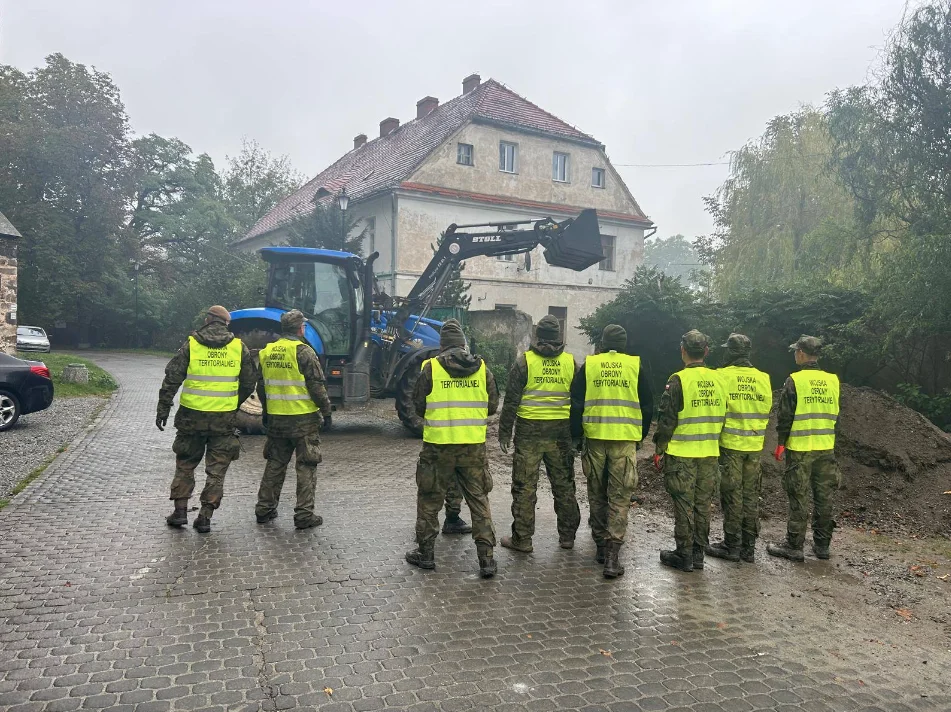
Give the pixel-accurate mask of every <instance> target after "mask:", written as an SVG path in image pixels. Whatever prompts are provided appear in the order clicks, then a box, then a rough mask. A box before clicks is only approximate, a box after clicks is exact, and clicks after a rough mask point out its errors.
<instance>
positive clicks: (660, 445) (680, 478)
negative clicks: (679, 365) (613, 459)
mask: <svg viewBox="0 0 951 712" xmlns="http://www.w3.org/2000/svg"><path fill="white" fill-rule="evenodd" d="M683 343H684V344H687V346H689V347H690V349H691V351H690V352H689V353H690V354H691V355H692V354H693V353H695V350H696V349H699V350H700V351H699V354H700V355H699V356H697V358H700V359H702V358H703V354H704V352H705V351H706V348H707V337H706V336H705V335H703V334H701V333H700V332H698V331H695V330H694V331H690V332H688V333H687V334H685V335H684V342H683ZM682 346H683V344H682ZM703 366H705V364H704V363H703V361H702V360H700V361H698V362H695V363H690V364H686V365H685V368H697V367H703ZM683 409H684V394H683V385H682V384H681V382H680V376H678V375H677V374H674V375H672V376H671V377H670V379H669V380H668V381H667V386H666V388H665V390H664V395H663V396H661V399H660V410H659V412H658V416H657V428H656V430H655V431H654V446H655V449H656V452H657V454H658V455H663V456H664V486H665V488H666V489H667V493H668V494H669V495H670V497H671V499H672V500H673V504H674V541H675V542H676V545H677V549H676V552H663V551H662V552H661V561H662V562H664V563H666V561H665V555H666V556H670V555H674V556H680V552H683V555H684V556H686V557H688V558H689V557H690V553H691V551H692V553H693V560H692V562H690V563H688V562H686V561H685V562H684V566H685V569H684V570H691V569H692V568H693V567H696V568H703V556H704V550H705V549H706V547H707V545H708V544H709V542H710V501H711V500H712V499H713V492H714V490H715V489H716V486H717V479H718V475H719V464H718V462H717V458H716V457H676V456H674V455H668V454H665V452H666V449H667V444H668V443H669V442H670V439H671V437H673V434H674V430H675V429H676V428H677V423H678V419H679V413H680V412H681V411H682V410H683Z"/></svg>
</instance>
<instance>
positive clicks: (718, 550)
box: [705, 541, 740, 562]
mask: <svg viewBox="0 0 951 712" xmlns="http://www.w3.org/2000/svg"><path fill="white" fill-rule="evenodd" d="M705 551H706V553H707V556H712V557H714V558H715V559H726V560H727V561H733V562H736V561H739V560H740V547H738V546H729V545H728V544H727V543H726V542H725V541H718V542H716V543H715V544H710V545H709V546H708V547H707V548H706V549H705Z"/></svg>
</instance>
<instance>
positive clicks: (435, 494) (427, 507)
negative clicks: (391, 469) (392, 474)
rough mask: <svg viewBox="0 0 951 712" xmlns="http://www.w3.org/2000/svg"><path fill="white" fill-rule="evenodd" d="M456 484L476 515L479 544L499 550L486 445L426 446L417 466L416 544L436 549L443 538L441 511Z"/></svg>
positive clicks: (474, 532) (474, 533)
mask: <svg viewBox="0 0 951 712" xmlns="http://www.w3.org/2000/svg"><path fill="white" fill-rule="evenodd" d="M454 481H455V482H457V483H458V486H459V488H460V489H461V490H462V494H463V496H464V497H465V499H466V504H468V505H469V512H470V513H471V514H472V538H473V539H475V542H476V543H477V544H485V545H487V546H495V527H494V526H493V524H492V512H491V510H490V509H489V492H491V491H492V474H491V473H490V472H489V465H488V462H487V461H486V456H485V443H478V444H475V445H434V444H432V443H423V449H422V450H421V451H420V453H419V461H418V462H417V464H416V488H417V490H416V543H417V544H419V546H420V548H426V547H432V546H433V543H434V542H435V541H436V536H437V535H438V534H439V510H441V509H442V507H443V503H444V502H445V500H446V493H447V492H448V491H449V488H450V486H451V485H452V483H453V482H454Z"/></svg>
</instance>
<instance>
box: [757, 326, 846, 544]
mask: <svg viewBox="0 0 951 712" xmlns="http://www.w3.org/2000/svg"><path fill="white" fill-rule="evenodd" d="M821 346H822V341H820V340H819V339H817V338H816V337H815V336H805V335H803V336H800V337H799V340H798V341H796V343H794V344H790V346H789V350H790V351H795V356H796V365H798V366H799V368H800V370H799V371H797V372H796V373H794V374H792V375H791V376H790V377H789V378H787V379H786V384H785V385H784V386H783V390H782V393H780V396H779V413H778V416H777V420H776V433H777V435H778V436H779V445H777V447H776V452H774V453H773V456H774V457H775V458H776V459H777V460H782V459H783V454H784V453H785V456H786V468H785V471H784V472H783V486H784V487H785V489H786V494H787V495H788V496H789V519H788V521H787V523H786V541H784V542H778V543H775V544H769V545H767V547H766V552H767V553H768V554H770V555H771V556H779V557H782V558H784V559H789V560H790V561H804V560H805V557H804V556H803V553H802V550H803V545H804V544H805V540H806V526H807V521H808V518H809V491H810V490H812V507H813V509H812V551H813V553H814V554H815V555H816V558H819V559H828V558H829V544H830V543H831V542H832V530H833V529H834V528H835V521H833V519H832V506H833V500H834V499H835V493H836V491H837V490H838V489H839V484H840V482H841V478H842V475H841V472H840V471H839V466H838V464H837V463H836V461H835V432H836V427H837V425H838V421H839V378H838V376H836V375H834V374H832V373H827V372H826V371H823V370H822V369H821V368H819V364H818V361H819V349H820V347H821Z"/></svg>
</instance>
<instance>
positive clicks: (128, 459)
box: [0, 354, 951, 712]
mask: <svg viewBox="0 0 951 712" xmlns="http://www.w3.org/2000/svg"><path fill="white" fill-rule="evenodd" d="M95 358H96V361H97V362H99V363H100V364H101V365H102V366H103V367H105V368H107V369H108V370H109V371H111V372H112V373H113V374H114V375H115V376H116V377H117V379H118V380H119V382H120V384H121V388H120V391H119V392H118V394H117V395H116V397H115V398H114V399H113V401H112V402H111V403H110V405H108V406H107V407H106V409H105V411H104V412H103V413H102V415H101V416H100V418H99V420H98V421H97V424H96V425H95V426H94V427H93V428H92V429H91V430H90V431H89V432H88V433H87V434H86V435H84V436H83V438H82V439H81V440H79V441H77V442H75V443H73V445H72V446H71V447H70V448H69V450H68V451H67V452H66V453H65V454H63V455H62V456H61V457H60V458H59V459H58V460H57V461H56V462H55V463H54V464H53V465H52V466H51V467H50V468H49V469H48V470H47V472H46V473H45V474H44V475H43V476H42V477H41V478H40V479H39V480H37V481H36V482H35V483H34V484H33V485H31V486H30V487H29V488H28V489H27V490H26V491H25V492H24V493H23V494H21V495H20V496H18V497H17V498H15V499H14V501H13V502H12V504H11V505H10V506H8V507H7V508H6V509H4V510H2V511H0V530H2V532H3V534H2V540H0V709H4V710H10V711H11V712H13V711H17V712H20V711H26V710H51V711H52V710H74V709H114V710H126V709H128V710H142V711H148V710H180V709H181V710H274V709H320V710H328V711H330V710H347V711H350V710H354V711H361V710H378V709H401V710H466V709H471V710H538V711H543V710H568V709H583V710H589V711H593V710H611V711H612V712H621V711H625V712H626V711H628V710H631V711H647V710H694V711H698V712H699V711H704V712H708V711H709V712H714V711H722V712H741V711H744V710H784V711H786V712H792V711H793V710H806V711H808V712H825V711H828V712H832V711H835V712H839V711H840V710H866V711H867V712H871V711H872V710H884V711H888V712H891V711H893V710H895V711H900V710H948V709H951V695H949V692H948V687H947V674H948V670H949V667H951V653H949V651H947V650H944V649H937V648H935V649H929V648H927V647H925V648H923V647H921V645H920V644H919V643H918V642H917V641H916V639H915V637H914V635H913V634H912V632H911V629H910V628H905V627H902V626H901V625H900V624H896V623H895V622H894V621H891V620H885V619H884V618H883V617H882V616H880V615H878V614H876V612H875V611H870V610H867V609H865V608H863V607H862V605H861V603H860V601H858V600H857V599H858V598H860V597H859V596H857V595H852V594H851V591H852V590H855V591H858V582H857V579H855V577H854V576H852V575H850V574H848V573H843V572H841V571H840V570H839V569H838V568H836V566H835V557H833V560H832V561H831V562H819V561H816V560H814V559H811V560H809V561H807V563H806V564H805V565H803V566H795V565H793V564H789V563H788V562H782V561H773V560H769V561H767V560H765V559H766V558H767V557H765V554H764V552H763V551H762V548H761V550H760V551H759V552H758V559H759V560H758V561H757V563H756V564H755V565H752V566H751V565H738V564H728V563H726V562H720V561H708V563H707V568H706V570H705V571H704V572H702V573H694V574H683V573H679V572H674V571H671V570H667V569H663V568H662V567H661V566H660V565H659V563H658V561H657V550H658V548H660V547H661V546H669V544H670V541H671V531H672V527H671V524H670V522H669V521H667V520H666V519H665V518H664V517H663V516H661V515H658V514H652V513H649V512H644V511H635V513H634V515H633V516H632V520H631V528H630V530H629V538H630V540H631V541H630V543H629V544H628V545H627V546H626V547H625V548H624V549H623V550H622V557H623V559H624V563H625V564H626V565H627V567H628V571H627V574H626V575H625V576H624V577H623V578H621V579H618V580H615V581H607V580H605V579H603V578H602V577H601V576H600V572H599V567H597V566H596V565H595V564H594V561H593V555H594V546H593V544H592V542H591V541H590V538H589V537H588V536H587V535H586V533H585V532H584V531H583V530H582V532H581V533H580V535H579V539H578V544H577V546H576V548H575V549H574V550H572V551H565V550H562V549H560V548H558V545H557V535H556V533H555V526H554V516H553V514H552V513H551V511H550V495H548V494H547V489H543V490H542V492H541V493H540V505H539V520H538V533H537V534H536V538H535V552H534V553H533V554H530V555H524V554H515V553H513V552H509V551H506V550H502V549H499V550H497V559H498V560H499V569H500V570H499V575H498V576H497V577H496V578H494V579H491V580H482V579H480V578H479V577H478V567H477V563H476V558H475V550H474V545H473V543H472V541H471V539H469V538H468V537H445V536H441V537H440V539H439V541H438V542H437V552H436V556H437V559H436V562H437V568H436V570H435V571H430V572H425V571H420V570H417V569H414V568H412V567H410V566H408V565H407V564H406V563H404V561H403V554H404V552H405V551H406V550H408V549H410V548H412V537H413V522H414V515H415V482H414V479H413V471H414V463H415V457H416V453H417V452H418V450H419V443H418V441H416V440H413V439H411V438H409V437H407V436H406V435H405V434H404V432H403V431H402V430H401V428H400V427H399V425H397V424H395V423H394V422H393V421H392V420H391V419H390V418H386V417H381V416H379V415H377V414H375V412H369V413H355V414H339V415H338V416H337V417H335V419H334V420H335V428H334V431H333V432H332V433H330V434H328V435H327V436H326V437H325V438H324V463H323V464H322V465H321V466H320V479H319V484H318V512H319V513H320V514H322V515H323V517H324V525H323V526H322V527H319V528H317V529H312V530H306V531H297V530H295V529H294V526H293V521H292V510H293V473H290V474H289V476H288V480H289V481H288V482H287V483H286V485H285V497H284V501H283V502H282V504H281V509H280V516H279V518H278V519H277V520H275V521H273V522H271V523H269V524H266V525H258V524H256V523H255V521H254V511H253V509H254V499H255V494H256V491H257V482H258V478H259V477H260V474H261V472H262V470H263V460H262V458H261V448H262V445H263V438H257V437H253V438H252V437H246V438H244V439H243V448H244V449H243V452H242V454H241V458H240V459H239V460H238V461H237V462H235V463H234V464H233V466H232V469H231V471H230V472H229V475H228V479H227V482H226V490H225V499H224V503H223V505H222V508H221V509H220V510H219V511H218V512H217V513H216V515H215V517H214V525H213V531H212V533H211V534H210V535H200V534H198V533H196V532H195V531H194V530H193V529H192V528H191V527H189V528H187V529H183V530H173V529H170V528H168V527H166V526H165V524H164V521H163V518H164V516H165V515H166V514H167V513H168V510H169V502H168V500H167V492H168V485H169V483H170V481H171V474H172V470H173V463H174V456H173V455H172V453H171V449H170V446H171V442H172V438H173V435H174V433H173V431H172V429H171V428H169V429H167V431H166V432H164V433H161V432H159V431H158V430H157V429H156V428H155V426H154V408H155V401H156V397H157V392H158V386H159V383H160V380H161V376H162V368H163V366H164V362H163V361H162V360H160V359H157V358H154V357H147V356H133V355H119V354H116V355H101V356H100V355H97V356H96V357H95ZM495 474H496V481H497V483H498V484H497V487H496V490H495V491H494V492H493V494H492V505H493V512H494V514H495V521H496V528H497V530H498V533H499V535H501V534H503V533H506V532H507V529H508V526H509V523H510V515H509V505H510V501H511V500H510V497H509V495H508V492H507V491H505V490H506V489H507V487H505V486H504V485H503V484H502V483H503V482H504V481H505V479H506V478H505V473H503V472H497V473H495ZM579 482H580V480H579ZM193 502H194V503H195V504H197V498H196V500H194V501H193ZM190 516H191V517H194V516H195V514H194V513H191V515H190ZM464 516H467V512H466V511H465V510H464ZM761 547H762V545H761Z"/></svg>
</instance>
